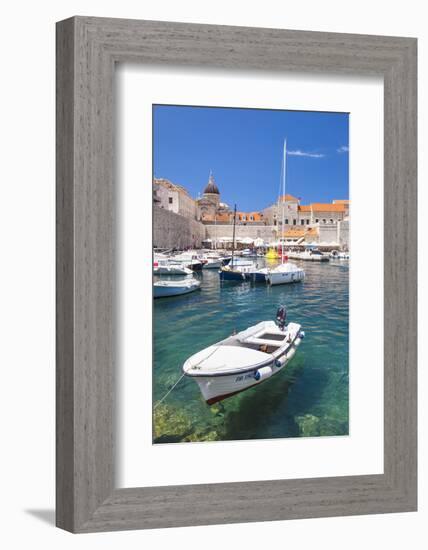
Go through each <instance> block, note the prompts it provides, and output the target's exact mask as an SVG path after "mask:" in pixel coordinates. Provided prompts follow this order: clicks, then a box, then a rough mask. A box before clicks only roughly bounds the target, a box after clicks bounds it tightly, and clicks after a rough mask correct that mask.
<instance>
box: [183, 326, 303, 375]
mask: <svg viewBox="0 0 428 550" xmlns="http://www.w3.org/2000/svg"><path fill="white" fill-rule="evenodd" d="M300 331H301V328H300V329H299V330H298V331H297V332H296V334H295V335H294V338H293V340H292V341H291V342H287V344H288V345H287V346H285V347H284V349H283V351H282V352H281V353H280V354H278V355H277V356H275V357H274V356H273V354H271V353H269V354H268V353H266V352H262V353H266V355H269V359H266V360H265V361H262V362H261V363H259V364H257V365H256V366H254V365H253V366H251V367H245V368H241V369H234V370H231V371H227V372H225V371H222V372H214V373H201V372H200V371H198V372H197V373H188V372H186V371H185V370H184V365H185V364H186V363H187V361H188V360H189V359H190V357H193V356H192V355H191V356H190V357H189V359H187V360H186V361H185V363H184V364H183V366H182V368H181V369H182V372H183V374H184V375H185V376H188V377H189V378H217V377H220V376H233V375H235V374H246V373H248V372H251V371H255V370H257V369H260V368H262V367H267V366H269V365H271V364H275V362H276V361H277V360H278V359H279V358H281V357H283V356H284V355H286V354H287V353H288V352H289V351H290V350H291V349H292V348H293V347H294V348H297V346H298V345H300V342H299V343H298V344H296V340H297V339H299V338H300ZM226 340H227V338H226ZM300 341H301V338H300ZM222 342H225V340H221V341H220V342H217V343H216V344H213V346H222V345H226V344H222ZM237 347H246V348H247V346H237ZM247 349H251V348H247ZM201 351H202V350H201ZM255 351H257V350H255ZM197 353H199V352H197ZM194 355H196V354H194ZM281 368H282V367H281Z"/></svg>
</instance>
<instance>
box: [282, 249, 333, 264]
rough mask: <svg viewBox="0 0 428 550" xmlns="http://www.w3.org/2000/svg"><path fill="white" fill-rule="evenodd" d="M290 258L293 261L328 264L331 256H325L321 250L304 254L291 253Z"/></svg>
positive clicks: (308, 251)
mask: <svg viewBox="0 0 428 550" xmlns="http://www.w3.org/2000/svg"><path fill="white" fill-rule="evenodd" d="M288 257H289V258H292V259H293V260H306V261H311V262H328V261H329V260H330V256H328V255H327V254H323V253H322V252H321V251H320V250H304V251H303V252H290V253H289V254H288Z"/></svg>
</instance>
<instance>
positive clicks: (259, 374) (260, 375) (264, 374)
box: [254, 367, 272, 382]
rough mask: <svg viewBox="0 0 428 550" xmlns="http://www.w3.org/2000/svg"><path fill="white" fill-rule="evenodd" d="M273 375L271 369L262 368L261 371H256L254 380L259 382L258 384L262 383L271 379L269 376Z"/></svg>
mask: <svg viewBox="0 0 428 550" xmlns="http://www.w3.org/2000/svg"><path fill="white" fill-rule="evenodd" d="M271 375H272V368H271V367H262V368H261V369H258V370H256V372H255V373H254V378H255V379H256V380H257V382H260V381H261V380H264V379H265V378H269V376H271Z"/></svg>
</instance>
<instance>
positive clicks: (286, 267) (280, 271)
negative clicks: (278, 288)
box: [266, 262, 305, 285]
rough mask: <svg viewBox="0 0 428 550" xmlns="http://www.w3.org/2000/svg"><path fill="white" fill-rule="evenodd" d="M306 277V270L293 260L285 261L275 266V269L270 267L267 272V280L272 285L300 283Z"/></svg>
mask: <svg viewBox="0 0 428 550" xmlns="http://www.w3.org/2000/svg"><path fill="white" fill-rule="evenodd" d="M304 278H305V272H304V270H303V269H302V268H301V267H298V266H297V265H296V264H293V263H292V262H285V263H283V264H280V265H278V266H277V267H274V268H273V269H268V270H267V273H266V281H267V282H268V283H269V284H270V285H283V284H286V283H298V282H300V281H303V279H304Z"/></svg>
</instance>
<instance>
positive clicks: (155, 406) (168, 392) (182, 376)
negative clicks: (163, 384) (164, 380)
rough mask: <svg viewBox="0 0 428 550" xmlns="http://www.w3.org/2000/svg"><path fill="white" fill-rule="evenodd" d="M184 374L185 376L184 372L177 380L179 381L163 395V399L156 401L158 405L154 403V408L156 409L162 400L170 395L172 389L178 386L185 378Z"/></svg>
mask: <svg viewBox="0 0 428 550" xmlns="http://www.w3.org/2000/svg"><path fill="white" fill-rule="evenodd" d="M184 376H185V374H184V373H183V374H182V375H181V376H180V378H179V379H178V380H177V382H176V383H175V384H174V385H173V386H172V388H171V389H170V390H168V391H167V392H166V394H165V395H164V396H163V397H162V399H161V400H160V401H158V402H157V403H156V405H154V407H153V410H155V409H156V408H157V407H158V406H159V405H160V404H161V403H162V401H163V400H164V399H166V398H167V397H168V395H169V394H170V393H171V392H172V390H173V389H174V388H175V387H176V386H178V383H179V382H180V381H181V379H182V378H184Z"/></svg>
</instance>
